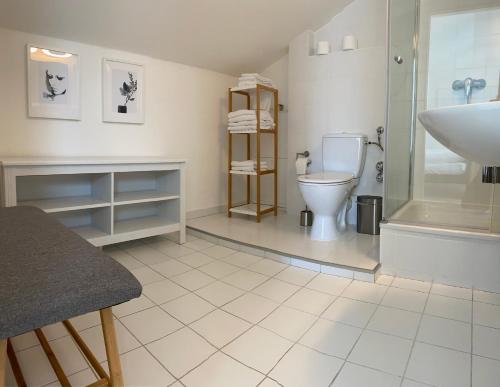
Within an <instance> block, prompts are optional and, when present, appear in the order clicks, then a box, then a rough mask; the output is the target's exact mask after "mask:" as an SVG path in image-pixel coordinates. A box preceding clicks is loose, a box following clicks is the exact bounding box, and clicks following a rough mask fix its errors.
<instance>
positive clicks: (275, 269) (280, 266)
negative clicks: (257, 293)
mask: <svg viewBox="0 0 500 387" xmlns="http://www.w3.org/2000/svg"><path fill="white" fill-rule="evenodd" d="M288 266H289V265H285V264H284V263H281V262H276V261H273V260H272V259H261V260H260V261H258V262H256V263H254V264H252V265H250V266H248V270H252V271H256V272H257V273H260V274H265V275H271V276H272V275H276V274H278V273H279V272H280V271H282V270H284V269H286V268H287V267H288Z"/></svg>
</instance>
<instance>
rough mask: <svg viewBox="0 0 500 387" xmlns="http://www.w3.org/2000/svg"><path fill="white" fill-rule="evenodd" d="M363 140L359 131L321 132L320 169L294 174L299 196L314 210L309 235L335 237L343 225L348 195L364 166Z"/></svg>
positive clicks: (364, 145)
mask: <svg viewBox="0 0 500 387" xmlns="http://www.w3.org/2000/svg"><path fill="white" fill-rule="evenodd" d="M366 143H367V137H366V136H364V135H362V134H352V133H332V134H326V135H324V136H323V172H321V173H315V174H310V175H301V176H299V177H298V178H297V181H298V183H299V188H300V192H301V193H302V197H303V198H304V200H305V202H306V204H307V205H308V207H309V208H310V209H311V210H312V212H313V214H314V218H313V225H312V229H311V239H313V240H319V241H331V240H335V239H337V238H338V236H339V234H341V233H342V232H343V231H344V230H345V229H346V227H347V211H348V210H349V208H348V206H349V205H350V202H349V198H350V196H351V193H352V191H353V190H354V188H356V186H357V185H358V183H359V178H360V177H361V174H362V172H363V168H364V166H365V159H366Z"/></svg>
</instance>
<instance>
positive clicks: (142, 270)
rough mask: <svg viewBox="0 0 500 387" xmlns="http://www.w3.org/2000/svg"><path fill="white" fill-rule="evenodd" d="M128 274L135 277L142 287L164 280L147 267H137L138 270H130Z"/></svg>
mask: <svg viewBox="0 0 500 387" xmlns="http://www.w3.org/2000/svg"><path fill="white" fill-rule="evenodd" d="M130 272H131V273H132V274H133V275H134V276H135V278H137V280H138V281H139V282H140V283H141V285H142V286H144V285H147V284H150V283H153V282H157V281H161V280H164V279H165V277H163V276H162V275H160V274H158V273H157V272H156V271H154V270H152V269H151V268H150V267H148V266H143V267H139V268H138V269H134V270H131V271H130Z"/></svg>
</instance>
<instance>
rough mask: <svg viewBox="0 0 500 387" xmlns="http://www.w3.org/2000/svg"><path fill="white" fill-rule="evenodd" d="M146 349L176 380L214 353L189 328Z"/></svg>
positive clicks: (213, 348)
mask: <svg viewBox="0 0 500 387" xmlns="http://www.w3.org/2000/svg"><path fill="white" fill-rule="evenodd" d="M146 347H147V349H148V350H149V351H150V352H151V353H152V354H153V356H154V357H155V358H156V359H158V360H159V361H160V363H161V364H163V366H164V367H165V368H166V369H167V370H168V371H169V372H170V373H172V375H174V376H175V377H177V378H179V377H182V376H183V375H185V374H186V373H187V372H188V371H190V370H192V369H193V368H195V367H197V366H198V365H199V364H200V363H202V362H203V361H205V360H206V359H208V357H209V356H210V355H212V354H213V353H214V352H215V351H216V348H215V347H213V346H212V345H210V344H209V343H207V342H206V341H205V340H204V339H202V338H201V337H200V336H198V334H196V333H195V332H193V331H192V330H191V329H189V328H183V329H181V330H179V331H177V332H174V333H172V334H171V335H169V336H167V337H164V338H163V339H161V340H158V341H154V342H152V343H151V344H148V345H147V346H146Z"/></svg>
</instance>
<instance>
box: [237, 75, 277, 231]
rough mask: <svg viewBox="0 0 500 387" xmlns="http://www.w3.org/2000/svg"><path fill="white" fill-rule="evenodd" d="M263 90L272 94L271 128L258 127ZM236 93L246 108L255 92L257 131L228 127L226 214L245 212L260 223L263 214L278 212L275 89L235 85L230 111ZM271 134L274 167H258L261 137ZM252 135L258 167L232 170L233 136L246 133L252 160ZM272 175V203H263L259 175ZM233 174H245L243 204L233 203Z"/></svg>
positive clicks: (247, 146) (247, 147)
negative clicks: (252, 179) (244, 200)
mask: <svg viewBox="0 0 500 387" xmlns="http://www.w3.org/2000/svg"><path fill="white" fill-rule="evenodd" d="M263 93H271V94H272V96H273V113H274V117H273V118H274V125H275V126H274V129H261V128H260V111H261V97H262V95H263ZM235 94H239V95H243V96H245V97H246V108H247V109H250V108H251V98H252V96H253V95H254V97H255V100H256V115H257V130H256V131H249V132H237V133H234V132H233V133H231V132H230V131H229V130H228V144H229V151H228V174H227V175H228V193H227V201H228V203H227V208H228V210H227V216H228V217H229V218H230V217H231V216H232V214H233V213H239V214H245V215H251V216H255V219H256V221H257V222H260V220H261V217H262V215H265V214H268V213H271V212H273V213H274V216H277V215H278V134H279V122H278V121H279V118H278V110H279V109H278V108H279V105H278V90H276V89H274V88H272V87H268V86H264V85H260V84H257V85H256V87H254V88H237V87H233V88H231V89H229V98H228V103H229V108H228V111H229V112H232V111H233V106H234V103H233V97H234V95H235ZM264 134H265V135H271V136H273V141H274V167H273V169H266V170H261V165H260V162H261V156H262V154H261V139H262V135H264ZM252 135H255V138H256V161H257V168H256V171H255V172H242V171H232V170H231V161H233V136H246V157H247V160H250V159H252V155H251V153H252V152H251V141H252ZM271 174H272V175H273V177H274V204H273V205H272V206H271V205H265V204H262V195H261V189H262V184H261V177H262V176H264V175H271ZM234 175H246V204H243V205H233V176H234ZM252 176H255V178H256V200H255V203H252V198H251V192H252V191H251V177H252Z"/></svg>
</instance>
